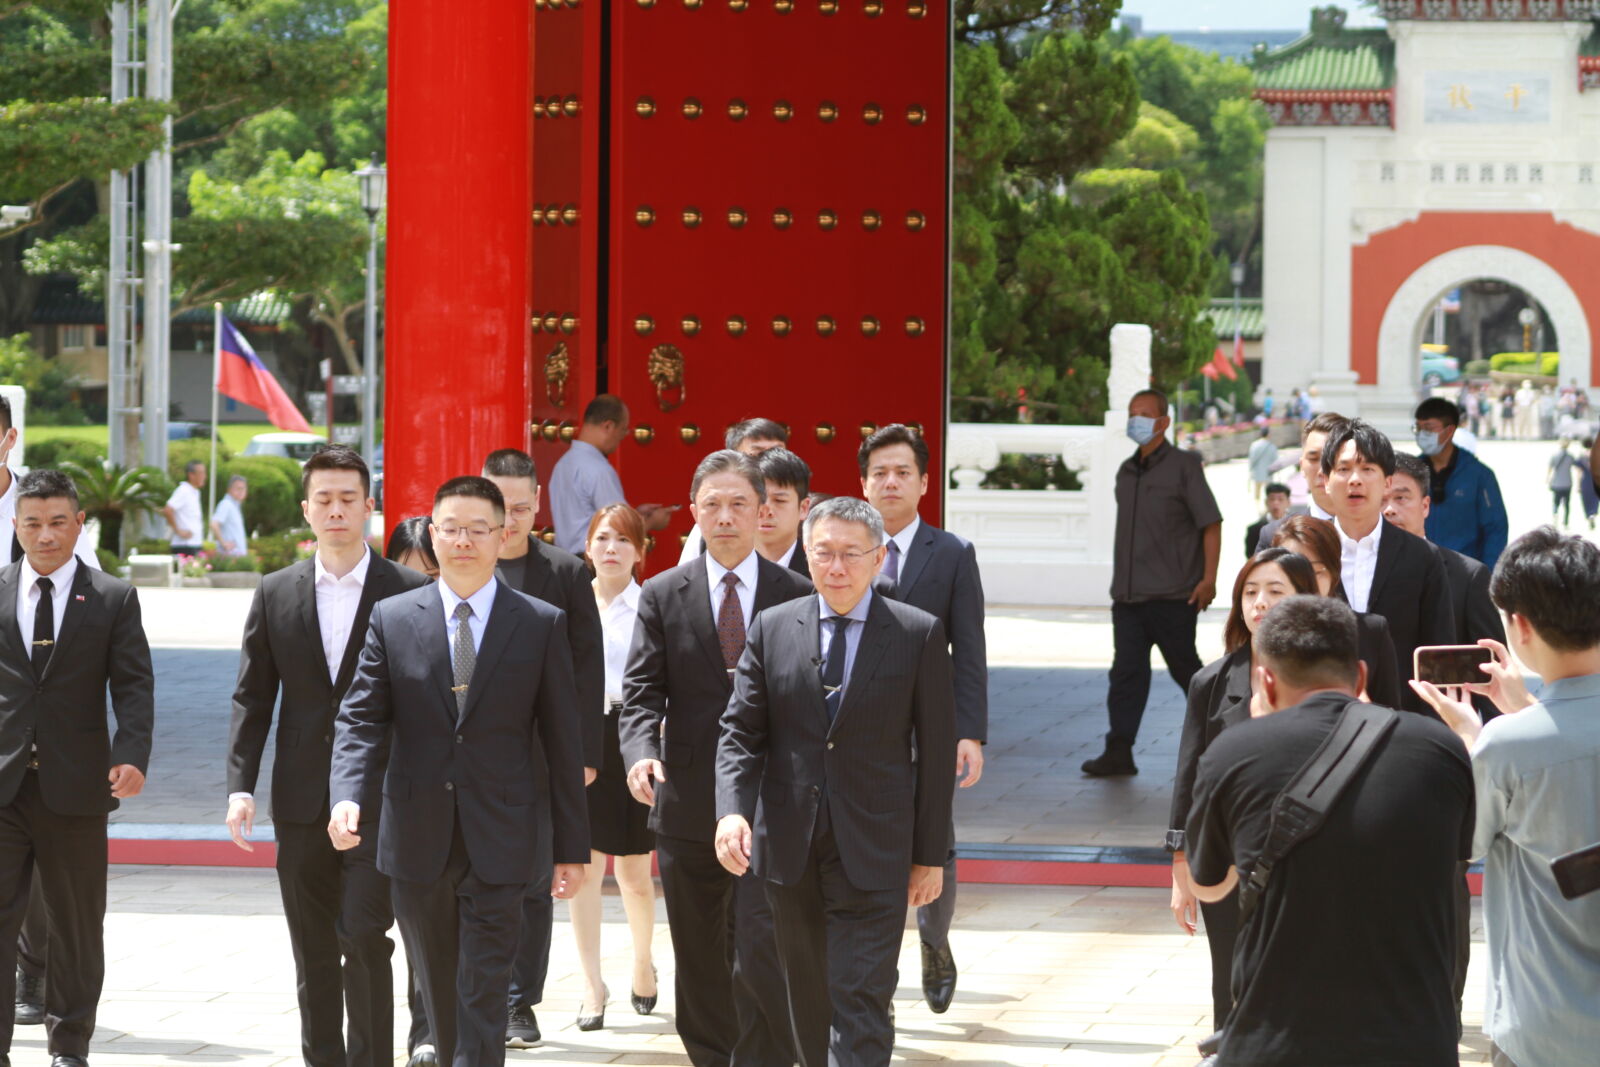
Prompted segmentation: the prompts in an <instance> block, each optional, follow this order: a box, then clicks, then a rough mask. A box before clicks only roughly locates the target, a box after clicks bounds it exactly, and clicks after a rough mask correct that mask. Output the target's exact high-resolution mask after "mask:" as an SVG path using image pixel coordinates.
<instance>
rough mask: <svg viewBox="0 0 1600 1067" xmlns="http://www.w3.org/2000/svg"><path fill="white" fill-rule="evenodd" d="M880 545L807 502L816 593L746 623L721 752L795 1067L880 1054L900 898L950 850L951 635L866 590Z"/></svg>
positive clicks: (849, 520)
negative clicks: (767, 933)
mask: <svg viewBox="0 0 1600 1067" xmlns="http://www.w3.org/2000/svg"><path fill="white" fill-rule="evenodd" d="M882 544H883V524H882V519H881V518H880V517H879V515H878V513H877V511H875V510H874V509H873V508H872V507H871V506H870V505H868V504H867V503H866V502H865V501H862V500H856V499H852V498H848V497H835V498H834V499H832V500H828V501H826V502H825V503H823V504H820V505H818V506H817V507H816V508H814V509H812V512H811V514H810V515H809V516H808V517H807V519H806V550H807V554H808V556H809V558H810V560H811V568H812V575H813V577H814V579H815V582H816V587H817V590H818V594H819V595H818V596H816V597H806V598H803V599H800V600H796V601H793V602H792V603H789V604H783V605H780V606H778V607H776V608H773V609H771V610H770V611H768V612H767V613H766V614H764V615H762V616H761V617H760V618H758V619H757V620H756V624H755V626H754V628H753V629H752V630H751V633H750V641H749V645H748V647H747V648H746V650H745V653H744V657H743V658H742V659H741V660H740V662H739V670H738V679H737V682H736V684H735V687H734V694H733V699H732V700H730V701H729V702H728V709H727V712H726V713H725V714H724V715H723V718H722V730H721V739H720V742H719V744H718V748H717V813H718V815H719V817H720V818H719V820H718V823H717V837H716V849H717V858H718V859H719V860H720V861H721V863H722V864H723V866H724V867H726V868H727V869H728V870H729V871H731V872H733V873H734V874H737V875H744V874H745V873H746V871H750V870H753V871H754V875H753V876H754V877H756V878H761V879H763V880H764V881H765V884H766V891H767V895H768V897H769V898H770V899H771V901H772V910H773V917H774V920H775V924H776V930H777V942H778V952H779V955H780V957H781V959H782V961H783V970H784V977H785V979H786V981H787V986H788V991H789V1007H790V1012H791V1014H792V1016H793V1019H794V1027H795V1035H796V1043H797V1046H798V1049H799V1053H800V1062H801V1063H802V1064H803V1065H804V1067H823V1065H825V1064H851V1065H853V1067H876V1065H886V1064H888V1062H889V1058H890V1054H891V1053H892V1051H893V1047H894V1027H893V1025H892V1023H891V1022H890V1016H889V1002H890V997H891V996H893V994H894V987H895V980H896V970H895V963H896V960H897V959H898V958H899V954H900V941H901V937H902V932H903V931H904V929H905V908H906V904H907V903H908V901H909V903H910V904H911V905H912V906H913V907H920V906H922V905H924V904H927V903H930V902H931V901H933V900H934V899H936V898H937V897H938V895H939V892H940V890H941V887H942V884H943V880H944V874H943V867H944V863H945V859H946V856H947V855H948V853H949V850H950V806H951V801H952V797H953V793H952V791H951V789H950V780H949V777H948V775H949V767H950V766H951V765H952V764H953V762H954V761H955V758H956V737H955V735H956V726H955V708H954V706H953V689H952V685H951V666H950V653H949V647H948V642H947V641H946V638H945V634H944V626H943V624H941V623H940V622H939V620H938V619H937V618H935V617H934V616H932V615H930V614H928V613H927V612H924V611H921V610H919V609H917V608H914V607H911V606H909V605H907V604H902V603H898V602H896V601H893V600H889V599H888V598H886V597H881V596H874V595H873V594H872V592H871V590H870V589H869V586H870V585H871V583H872V579H873V572H874V571H875V570H876V568H877V566H878V565H879V563H880V562H881V561H882V557H883V553H884V549H883V547H882ZM913 753H915V756H913ZM752 827H753V829H752Z"/></svg>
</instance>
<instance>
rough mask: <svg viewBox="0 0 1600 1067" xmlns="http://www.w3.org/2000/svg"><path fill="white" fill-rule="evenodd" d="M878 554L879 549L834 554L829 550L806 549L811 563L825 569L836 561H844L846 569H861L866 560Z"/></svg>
mask: <svg viewBox="0 0 1600 1067" xmlns="http://www.w3.org/2000/svg"><path fill="white" fill-rule="evenodd" d="M877 554H878V550H877V549H873V550H872V551H871V552H834V551H833V550H832V549H827V548H808V549H806V555H808V556H810V557H811V561H812V562H813V563H818V564H821V565H822V566H824V567H831V566H832V565H833V561H834V560H836V559H842V560H844V565H845V566H846V567H859V566H861V564H862V562H863V561H864V560H869V559H872V558H874V557H875V556H877Z"/></svg>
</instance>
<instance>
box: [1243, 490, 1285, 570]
mask: <svg viewBox="0 0 1600 1067" xmlns="http://www.w3.org/2000/svg"><path fill="white" fill-rule="evenodd" d="M1266 498H1267V513H1266V514H1265V515H1263V516H1261V518H1259V519H1257V520H1256V521H1255V522H1252V523H1251V524H1250V525H1249V526H1246V527H1245V528H1244V554H1245V555H1246V556H1253V555H1255V554H1256V552H1258V551H1259V549H1257V548H1256V546H1257V545H1259V544H1260V543H1261V531H1262V530H1265V529H1266V528H1267V526H1268V525H1270V524H1272V523H1278V524H1280V525H1281V524H1282V522H1283V520H1284V519H1285V518H1286V517H1287V516H1288V514H1289V487H1288V486H1287V485H1284V484H1283V483H1282V482H1268V483H1267V491H1266ZM1273 532H1274V533H1276V532H1277V531H1276V530H1274V531H1273Z"/></svg>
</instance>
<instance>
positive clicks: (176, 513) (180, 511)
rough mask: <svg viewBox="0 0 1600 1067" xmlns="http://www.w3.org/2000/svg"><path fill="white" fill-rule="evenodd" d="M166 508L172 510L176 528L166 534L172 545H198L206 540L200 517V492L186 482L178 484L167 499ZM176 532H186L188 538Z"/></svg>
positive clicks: (204, 528) (204, 526)
mask: <svg viewBox="0 0 1600 1067" xmlns="http://www.w3.org/2000/svg"><path fill="white" fill-rule="evenodd" d="M167 507H169V508H171V509H172V519H173V523H174V525H176V526H177V528H178V529H177V530H172V531H171V532H170V533H169V534H168V540H169V541H171V543H172V544H175V545H198V544H200V543H201V542H202V541H204V540H205V539H206V524H205V522H204V520H202V519H201V517H200V490H198V489H196V488H195V487H194V486H192V485H190V484H189V483H188V482H179V483H178V487H177V488H176V489H174V490H173V491H172V495H171V496H169V497H167ZM178 530H188V531H189V536H188V537H184V536H183V535H182V534H180V533H178Z"/></svg>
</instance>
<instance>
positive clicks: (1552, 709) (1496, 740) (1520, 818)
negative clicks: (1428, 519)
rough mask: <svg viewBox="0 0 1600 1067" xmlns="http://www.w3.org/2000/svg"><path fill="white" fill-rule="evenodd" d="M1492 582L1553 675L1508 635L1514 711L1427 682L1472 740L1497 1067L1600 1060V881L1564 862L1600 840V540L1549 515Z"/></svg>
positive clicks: (1511, 623)
mask: <svg viewBox="0 0 1600 1067" xmlns="http://www.w3.org/2000/svg"><path fill="white" fill-rule="evenodd" d="M1490 592H1491V594H1492V595H1493V596H1494V601H1495V604H1496V605H1498V606H1499V608H1500V610H1501V611H1503V612H1505V614H1506V633H1507V636H1508V637H1509V638H1510V641H1509V642H1508V643H1509V645H1510V650H1509V651H1510V653H1515V655H1516V657H1517V659H1518V660H1520V661H1521V662H1523V663H1525V664H1527V665H1528V667H1529V669H1531V670H1532V671H1533V672H1534V673H1536V674H1537V675H1538V676H1539V677H1540V678H1541V679H1543V681H1544V687H1543V689H1541V690H1540V693H1539V699H1538V700H1537V701H1535V700H1534V699H1533V697H1532V696H1530V695H1529V693H1528V690H1527V688H1526V686H1525V685H1524V684H1523V682H1522V677H1521V675H1520V673H1519V671H1518V668H1517V667H1516V665H1515V664H1514V663H1513V662H1512V660H1511V657H1510V655H1509V654H1508V650H1507V648H1506V646H1505V645H1502V644H1500V643H1499V642H1495V641H1483V642H1480V643H1481V644H1484V645H1487V646H1489V648H1490V649H1491V650H1492V651H1493V653H1494V662H1493V663H1492V664H1490V666H1489V667H1488V668H1487V670H1486V681H1485V684H1482V685H1475V686H1472V687H1471V688H1472V690H1473V692H1475V693H1481V694H1486V695H1487V696H1489V698H1490V699H1492V700H1493V701H1494V702H1495V704H1496V706H1498V707H1499V708H1500V710H1501V711H1503V712H1505V713H1506V714H1504V715H1502V716H1501V717H1500V718H1498V719H1495V720H1494V721H1493V722H1490V723H1483V724H1480V723H1479V721H1478V716H1477V713H1476V712H1475V711H1474V710H1473V709H1472V707H1471V706H1470V705H1467V704H1465V703H1462V702H1461V701H1460V700H1457V699H1453V698H1452V697H1451V696H1450V695H1447V694H1446V693H1444V692H1441V691H1440V690H1439V689H1437V688H1436V687H1434V686H1431V685H1428V684H1426V683H1415V688H1416V689H1417V690H1418V692H1419V693H1421V694H1422V695H1423V696H1424V697H1425V698H1426V699H1427V700H1428V702H1429V703H1430V704H1431V705H1432V706H1433V707H1434V708H1435V709H1437V710H1438V712H1439V713H1440V715H1441V716H1442V717H1443V718H1444V720H1445V722H1447V723H1448V724H1449V726H1450V728H1451V729H1452V730H1454V731H1455V732H1456V733H1457V735H1458V736H1459V737H1460V738H1461V740H1462V741H1464V742H1465V743H1466V744H1467V746H1468V747H1469V748H1470V750H1471V752H1472V774H1473V779H1474V781H1475V784H1476V788H1477V803H1478V811H1477V825H1476V830H1475V832H1474V834H1473V843H1472V855H1474V856H1482V857H1484V874H1483V927H1484V939H1485V940H1486V941H1487V942H1488V948H1489V996H1488V1007H1487V1009H1486V1010H1485V1012H1484V1023H1483V1029H1484V1032H1485V1033H1486V1034H1488V1035H1489V1037H1490V1039H1491V1041H1492V1042H1493V1046H1492V1054H1493V1062H1494V1063H1495V1064H1496V1065H1497V1067H1535V1065H1539V1064H1567V1063H1587V1062H1590V1057H1591V1056H1593V1054H1594V1050H1595V1049H1596V1048H1600V1016H1597V1015H1596V1013H1595V1004H1596V1003H1600V893H1591V894H1589V895H1588V896H1584V897H1579V898H1577V899H1576V900H1564V899H1563V898H1562V894H1561V892H1560V890H1559V889H1558V887H1557V885H1556V881H1555V877H1554V875H1553V874H1552V873H1551V869H1550V864H1551V861H1552V860H1554V859H1556V858H1557V857H1558V856H1563V855H1565V854H1567V853H1569V852H1575V851H1577V850H1578V849H1581V848H1587V847H1589V846H1590V845H1593V844H1595V843H1596V842H1600V549H1597V548H1596V547H1595V546H1594V545H1593V544H1591V543H1589V542H1588V541H1586V540H1584V539H1582V538H1580V537H1564V536H1562V535H1561V534H1559V533H1557V532H1556V531H1555V530H1554V529H1552V528H1550V527H1548V526H1545V527H1541V528H1539V529H1537V530H1534V531H1533V532H1531V533H1527V534H1524V535H1523V536H1521V537H1519V538H1517V539H1516V540H1515V541H1513V542H1512V543H1511V545H1510V546H1509V547H1508V548H1507V549H1506V550H1505V551H1504V552H1503V553H1502V554H1501V556H1500V562H1499V564H1498V565H1497V566H1496V567H1495V572H1494V579H1493V581H1492V583H1491V584H1490Z"/></svg>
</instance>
